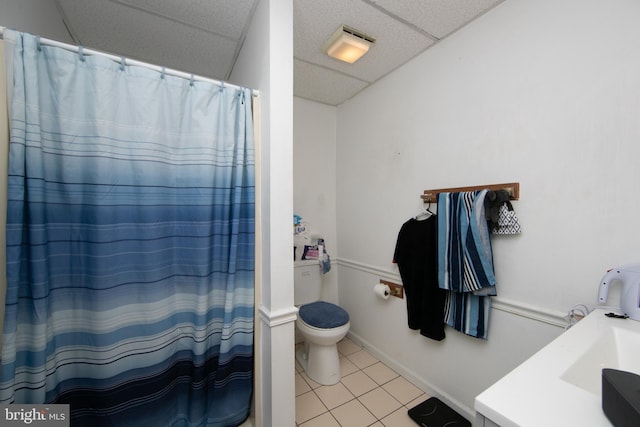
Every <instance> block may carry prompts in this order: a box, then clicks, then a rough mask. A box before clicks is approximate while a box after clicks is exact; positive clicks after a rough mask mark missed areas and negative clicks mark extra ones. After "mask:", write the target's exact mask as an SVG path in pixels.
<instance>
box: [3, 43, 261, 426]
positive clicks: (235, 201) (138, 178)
mask: <svg viewBox="0 0 640 427" xmlns="http://www.w3.org/2000/svg"><path fill="white" fill-rule="evenodd" d="M4 36H5V41H8V42H9V43H10V44H13V45H14V48H13V52H12V55H11V57H12V58H11V61H12V63H13V67H12V69H11V70H10V72H12V73H13V81H14V84H13V87H12V89H11V90H12V91H13V94H12V96H11V100H12V105H11V113H10V133H11V135H10V160H9V177H8V182H9V184H8V218H7V282H8V283H7V287H8V289H7V298H6V316H5V323H4V331H3V337H2V344H3V346H2V361H1V377H0V403H5V404H6V403H12V402H15V403H68V404H70V405H71V413H72V419H71V425H74V426H75V425H77V426H92V427H93V426H117V427H121V426H136V427H137V426H236V425H238V424H240V423H241V422H242V421H243V420H244V419H245V418H246V417H247V416H248V413H249V408H250V402H251V396H252V383H253V307H254V198H255V192H254V178H255V177H254V148H253V125H252V111H251V105H252V96H251V91H250V90H249V89H241V88H232V87H220V86H217V85H215V84H213V83H206V82H201V81H195V82H194V81H191V80H189V79H182V78H179V77H175V76H170V75H164V73H161V72H156V71H153V70H151V69H149V68H145V67H134V66H124V65H122V64H121V63H118V62H115V61H112V60H110V59H108V58H106V57H103V56H98V55H96V56H89V55H83V54H82V52H81V51H80V52H72V51H69V50H65V49H62V48H57V47H50V46H44V45H40V43H39V40H38V39H37V38H35V37H33V36H31V35H28V34H22V33H16V32H10V31H5V34H4ZM11 61H10V62H11Z"/></svg>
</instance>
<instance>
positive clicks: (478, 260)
mask: <svg viewBox="0 0 640 427" xmlns="http://www.w3.org/2000/svg"><path fill="white" fill-rule="evenodd" d="M486 194H487V190H480V191H470V192H460V193H440V194H439V195H438V284H439V286H440V288H442V289H446V290H448V291H449V295H448V296H447V304H446V306H445V322H446V323H447V324H448V325H449V326H451V327H453V328H454V329H456V330H458V331H460V332H463V333H465V334H467V335H471V336H474V337H478V338H484V339H486V338H487V332H488V322H489V308H490V306H491V299H490V298H489V296H492V295H496V288H495V284H496V278H495V274H494V270H493V254H492V251H491V238H490V233H489V227H488V225H487V221H486V218H485V214H484V198H485V195H486Z"/></svg>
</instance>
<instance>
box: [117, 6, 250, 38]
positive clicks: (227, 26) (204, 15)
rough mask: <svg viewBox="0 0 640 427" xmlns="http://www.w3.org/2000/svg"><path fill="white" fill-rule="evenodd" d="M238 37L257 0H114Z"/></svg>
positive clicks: (218, 32) (220, 33) (221, 33)
mask: <svg viewBox="0 0 640 427" xmlns="http://www.w3.org/2000/svg"><path fill="white" fill-rule="evenodd" d="M111 1H113V2H116V3H122V4H125V5H130V6H133V7H135V8H139V9H142V10H146V11H149V12H151V13H155V14H158V15H160V16H163V17H167V18H171V19H174V20H177V21H180V22H183V23H185V24H187V25H193V26H195V27H198V28H202V29H206V30H208V31H211V32H213V33H215V34H218V35H222V36H227V37H230V38H234V39H237V38H239V37H240V36H241V35H242V32H243V30H244V27H245V26H246V25H247V17H248V16H249V15H250V13H251V11H252V9H253V5H254V3H255V2H256V1H257V0H233V1H229V0H189V1H176V0H111Z"/></svg>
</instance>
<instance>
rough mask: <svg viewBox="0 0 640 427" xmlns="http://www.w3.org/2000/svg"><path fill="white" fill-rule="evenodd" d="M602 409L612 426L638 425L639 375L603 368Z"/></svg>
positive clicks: (639, 409) (639, 402)
mask: <svg viewBox="0 0 640 427" xmlns="http://www.w3.org/2000/svg"><path fill="white" fill-rule="evenodd" d="M602 410H603V411H604V414H605V415H606V416H607V418H608V419H609V421H611V424H613V425H614V427H637V426H640V375H636V374H634V373H632V372H626V371H619V370H617V369H608V368H605V369H603V370H602Z"/></svg>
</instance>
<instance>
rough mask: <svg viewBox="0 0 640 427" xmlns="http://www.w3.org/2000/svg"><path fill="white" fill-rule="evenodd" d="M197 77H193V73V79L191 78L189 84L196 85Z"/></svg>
mask: <svg viewBox="0 0 640 427" xmlns="http://www.w3.org/2000/svg"><path fill="white" fill-rule="evenodd" d="M194 79H195V78H194V77H193V74H191V79H190V80H189V86H194V85H195V80H194Z"/></svg>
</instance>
